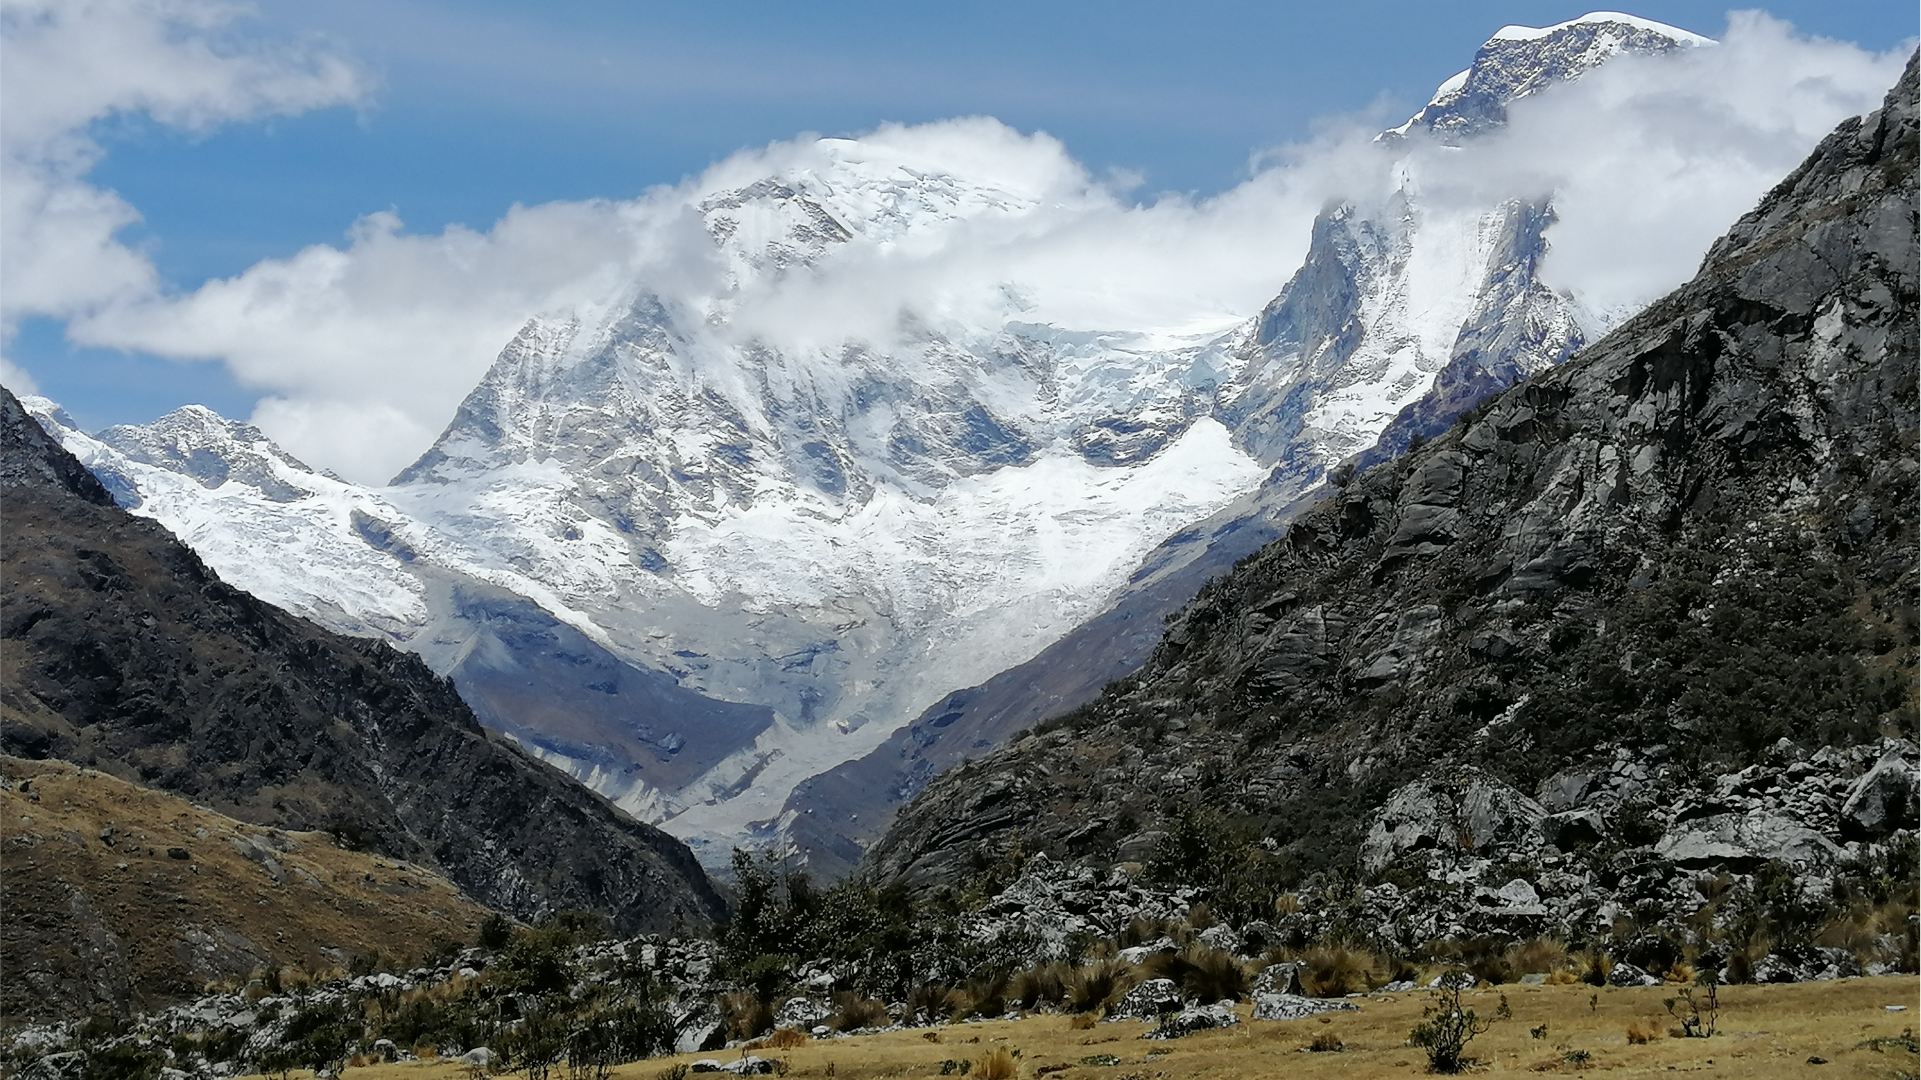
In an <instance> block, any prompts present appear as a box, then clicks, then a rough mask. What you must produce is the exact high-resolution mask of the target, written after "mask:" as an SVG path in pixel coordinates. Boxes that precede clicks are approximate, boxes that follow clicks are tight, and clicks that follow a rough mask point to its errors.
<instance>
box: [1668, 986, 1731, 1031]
mask: <svg viewBox="0 0 1921 1080" xmlns="http://www.w3.org/2000/svg"><path fill="white" fill-rule="evenodd" d="M1702 987H1703V989H1705V990H1706V991H1707V992H1706V993H1704V994H1700V995H1698V996H1697V995H1696V994H1695V992H1694V987H1692V986H1690V987H1688V988H1686V989H1684V990H1682V991H1681V994H1680V996H1679V997H1671V998H1663V999H1661V1004H1662V1005H1663V1006H1665V1007H1666V1008H1667V1011H1668V1015H1669V1016H1672V1017H1674V1018H1675V1019H1676V1020H1679V1021H1680V1022H1681V1026H1680V1027H1678V1028H1676V1029H1675V1030H1676V1031H1678V1032H1679V1033H1680V1035H1681V1037H1682V1038H1684V1039H1705V1038H1708V1037H1710V1036H1712V1035H1713V1034H1714V1025H1715V1024H1716V1023H1717V1022H1718V1021H1719V1020H1720V1018H1721V995H1720V986H1719V985H1718V984H1717V983H1716V981H1715V979H1714V978H1713V976H1709V977H1708V978H1707V979H1706V980H1705V981H1704V982H1703V983H1702Z"/></svg>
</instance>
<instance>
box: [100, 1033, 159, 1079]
mask: <svg viewBox="0 0 1921 1080" xmlns="http://www.w3.org/2000/svg"><path fill="white" fill-rule="evenodd" d="M166 1063H167V1056H166V1054H164V1053H163V1052H161V1051H160V1050H158V1049H152V1048H149V1047H144V1046H141V1045H140V1044H138V1043H135V1042H133V1041H131V1040H126V1041H121V1042H116V1043H113V1044H111V1045H108V1046H101V1047H95V1048H92V1049H89V1050H88V1051H87V1071H86V1073H85V1078H86V1080H153V1078H154V1077H157V1076H159V1075H160V1067H161V1066H162V1065H165V1064H166Z"/></svg>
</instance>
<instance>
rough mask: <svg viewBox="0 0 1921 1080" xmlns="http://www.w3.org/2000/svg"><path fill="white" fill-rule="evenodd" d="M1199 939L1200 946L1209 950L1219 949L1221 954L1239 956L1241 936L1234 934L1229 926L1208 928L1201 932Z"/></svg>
mask: <svg viewBox="0 0 1921 1080" xmlns="http://www.w3.org/2000/svg"><path fill="white" fill-rule="evenodd" d="M1199 937H1200V939H1201V944H1203V945H1205V946H1207V947H1208V948H1210V949H1219V950H1221V951H1222V952H1229V953H1233V954H1235V955H1236V956H1238V955H1240V954H1241V947H1242V943H1241V935H1239V934H1237V933H1235V932H1234V928H1233V927H1231V926H1225V925H1217V926H1210V927H1208V928H1207V929H1205V930H1203V931H1201V932H1200V934H1199Z"/></svg>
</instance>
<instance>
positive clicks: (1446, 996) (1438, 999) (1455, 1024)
mask: <svg viewBox="0 0 1921 1080" xmlns="http://www.w3.org/2000/svg"><path fill="white" fill-rule="evenodd" d="M1512 1015H1514V1013H1513V1010H1512V1009H1510V1008H1509V1007H1508V1003H1507V995H1506V994H1502V995H1501V1007H1500V1008H1499V1009H1498V1010H1496V1011H1495V1014H1494V1015H1493V1016H1492V1017H1487V1018H1483V1017H1481V1016H1479V1015H1478V1014H1476V1013H1475V1011H1474V1010H1473V1009H1467V1008H1463V1007H1462V1006H1461V987H1460V986H1459V984H1458V983H1455V982H1452V981H1450V980H1448V979H1445V978H1444V979H1442V980H1441V986H1440V988H1439V989H1437V990H1436V991H1435V999H1434V1002H1433V1003H1432V1004H1430V1005H1429V1006H1427V1007H1426V1008H1424V1009H1422V1010H1421V1016H1422V1020H1421V1022H1420V1023H1419V1024H1417V1025H1415V1027H1414V1030H1413V1031H1411V1032H1409V1033H1408V1042H1410V1043H1412V1044H1414V1045H1415V1046H1418V1047H1420V1048H1421V1049H1423V1050H1426V1051H1427V1063H1428V1068H1429V1069H1431V1070H1432V1071H1434V1072H1437V1073H1458V1072H1460V1071H1461V1070H1462V1069H1464V1068H1466V1067H1467V1066H1468V1065H1470V1064H1472V1061H1473V1059H1471V1058H1469V1057H1467V1056H1466V1055H1465V1051H1466V1049H1467V1044H1468V1043H1469V1042H1472V1041H1473V1039H1474V1037H1475V1036H1476V1035H1482V1034H1485V1033H1486V1032H1487V1031H1488V1029H1489V1028H1492V1027H1493V1026H1494V1023H1495V1021H1497V1020H1505V1019H1507V1018H1508V1017H1510V1016H1512Z"/></svg>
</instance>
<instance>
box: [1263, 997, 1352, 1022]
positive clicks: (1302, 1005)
mask: <svg viewBox="0 0 1921 1080" xmlns="http://www.w3.org/2000/svg"><path fill="white" fill-rule="evenodd" d="M1359 1010H1360V1006H1359V1005H1356V1004H1354V1003H1353V1002H1351V1001H1330V1000H1328V999H1326V998H1311V997H1302V996H1301V995H1299V994H1260V995H1257V996H1256V997H1255V998H1254V1019H1256V1020H1302V1019H1306V1018H1307V1017H1310V1016H1319V1015H1320V1014H1322V1013H1328V1012H1358V1011H1359Z"/></svg>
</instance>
